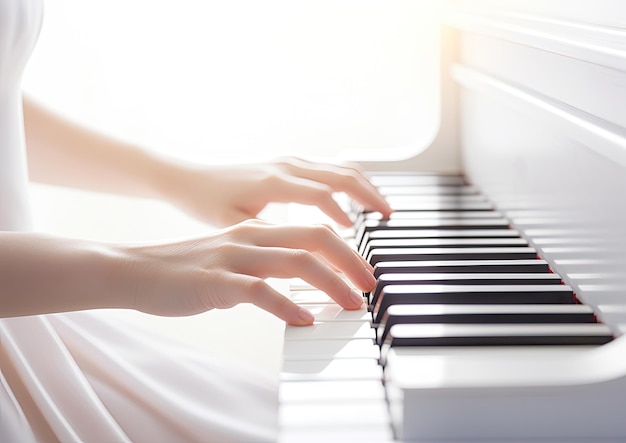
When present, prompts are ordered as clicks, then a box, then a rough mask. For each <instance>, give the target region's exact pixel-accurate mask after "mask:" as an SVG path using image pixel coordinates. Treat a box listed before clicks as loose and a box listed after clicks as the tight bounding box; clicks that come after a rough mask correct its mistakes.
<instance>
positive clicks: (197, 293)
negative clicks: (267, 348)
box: [112, 220, 376, 325]
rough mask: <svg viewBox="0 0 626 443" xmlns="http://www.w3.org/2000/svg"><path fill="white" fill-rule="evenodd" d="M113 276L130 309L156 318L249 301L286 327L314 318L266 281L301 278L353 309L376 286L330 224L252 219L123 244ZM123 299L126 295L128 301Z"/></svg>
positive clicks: (363, 263) (367, 268)
mask: <svg viewBox="0 0 626 443" xmlns="http://www.w3.org/2000/svg"><path fill="white" fill-rule="evenodd" d="M115 256H119V257H123V259H122V260H121V261H120V263H121V265H122V266H119V267H117V268H116V271H115V274H114V276H112V278H114V279H115V281H116V285H117V284H119V285H121V287H119V288H117V290H118V291H122V292H126V293H127V294H128V293H129V292H130V294H129V295H130V299H132V306H127V307H132V308H135V309H137V310H140V311H143V312H147V313H152V314H157V315H168V316H173V315H191V314H196V313H200V312H204V311H207V310H210V309H214V308H218V309H221V308H229V307H232V306H234V305H236V304H238V303H244V302H249V303H253V304H255V305H257V306H259V307H261V308H263V309H265V310H267V311H269V312H271V313H273V314H275V315H276V316H278V317H280V318H281V319H283V320H285V321H286V322H287V323H289V324H292V325H307V324H310V323H312V322H313V316H312V315H311V314H310V313H309V312H308V311H306V310H305V309H303V308H300V307H299V306H298V305H296V304H295V303H293V302H291V301H290V300H289V299H287V298H286V297H284V296H283V295H281V294H280V293H279V292H277V291H276V290H274V289H273V288H271V287H270V286H269V285H268V284H267V282H265V280H264V279H265V278H267V277H279V278H291V277H301V278H302V279H304V280H306V281H307V282H309V283H310V284H312V285H313V286H315V287H317V288H319V289H320V290H322V291H324V292H326V293H327V294H328V295H329V296H330V297H332V298H333V299H334V300H335V301H336V302H337V303H338V304H340V305H341V306H343V307H344V308H346V309H358V308H360V307H361V306H362V304H363V298H362V295H361V294H359V293H357V292H355V291H354V290H353V289H351V287H350V286H349V285H348V284H347V283H346V282H345V281H344V280H343V279H342V278H341V277H340V276H339V275H338V274H337V272H336V271H337V270H338V271H340V272H343V273H344V274H345V275H346V276H347V277H348V279H349V280H350V281H352V282H353V283H354V285H356V287H358V288H359V289H361V290H362V291H370V290H371V289H372V288H373V286H374V285H375V283H376V282H375V279H374V277H373V275H372V267H371V266H370V265H369V264H368V263H367V262H366V261H365V260H364V259H363V258H362V257H361V256H360V255H359V254H357V253H356V252H354V251H353V250H352V249H351V248H350V247H349V246H348V245H347V244H346V243H345V242H344V241H343V240H342V239H341V238H340V237H339V236H338V235H337V234H336V233H335V232H334V231H333V230H332V229H330V228H328V227H326V226H323V225H318V226H308V227H304V226H276V225H271V224H269V223H266V222H262V221H258V220H249V221H247V222H244V223H241V224H238V225H235V226H232V227H230V228H227V229H224V230H221V231H218V232H216V233H214V234H212V235H209V236H207V237H203V238H198V239H193V240H187V241H182V242H178V243H173V244H164V245H156V246H134V247H124V248H122V249H121V254H115ZM130 299H129V300H130Z"/></svg>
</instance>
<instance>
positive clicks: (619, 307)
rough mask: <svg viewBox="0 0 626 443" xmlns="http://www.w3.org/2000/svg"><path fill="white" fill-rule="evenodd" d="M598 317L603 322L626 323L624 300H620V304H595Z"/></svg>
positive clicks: (625, 302)
mask: <svg viewBox="0 0 626 443" xmlns="http://www.w3.org/2000/svg"><path fill="white" fill-rule="evenodd" d="M597 314H598V318H599V319H600V320H602V321H603V322H605V323H607V324H610V325H618V326H619V325H625V324H626V300H623V299H622V301H621V303H620V304H613V305H608V304H601V305H598V306H597Z"/></svg>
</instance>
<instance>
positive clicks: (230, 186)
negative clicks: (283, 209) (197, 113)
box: [163, 158, 392, 226]
mask: <svg viewBox="0 0 626 443" xmlns="http://www.w3.org/2000/svg"><path fill="white" fill-rule="evenodd" d="M163 189H164V193H165V194H166V198H167V199H168V200H169V201H170V202H172V203H173V204H174V205H176V206H178V207H180V208H181V209H183V210H184V211H186V212H187V213H189V214H191V215H193V216H195V217H196V218H198V219H200V220H203V221H206V222H209V223H211V224H213V225H215V226H228V225H231V224H234V223H238V222H241V221H243V220H247V219H249V218H255V217H256V216H257V215H258V213H259V212H260V211H261V210H262V209H263V208H264V207H265V206H266V205H267V204H268V203H270V202H282V203H287V202H296V203H303V204H309V205H314V206H318V207H319V208H320V209H321V210H322V211H323V212H325V213H326V214H327V215H328V216H330V217H331V218H332V219H333V220H335V221H336V222H337V223H339V224H341V225H344V226H351V224H352V223H351V220H350V218H349V217H348V215H347V214H345V213H344V211H343V210H342V209H341V207H340V206H339V205H338V204H337V202H336V201H335V200H334V198H333V193H335V192H345V193H346V194H348V195H349V196H350V197H351V198H353V199H354V200H356V201H358V202H359V203H361V204H362V205H363V206H364V207H365V208H367V209H369V210H375V211H379V212H381V213H382V214H383V216H385V217H387V216H389V214H391V211H392V210H391V208H390V207H389V205H388V204H387V202H386V201H385V199H384V198H383V197H382V196H381V195H380V194H379V193H378V191H377V190H376V188H375V187H374V186H372V184H371V183H370V182H369V181H368V180H367V178H366V176H365V174H364V173H363V171H361V170H360V169H359V168H358V167H357V166H334V165H323V164H316V163H311V162H308V161H304V160H300V159H294V158H289V159H284V160H281V161H276V162H273V163H267V164H261V165H243V166H218V167H203V168H198V169H194V170H189V169H182V170H178V172H177V173H176V174H174V176H172V177H170V178H169V180H166V182H165V183H164V184H163Z"/></svg>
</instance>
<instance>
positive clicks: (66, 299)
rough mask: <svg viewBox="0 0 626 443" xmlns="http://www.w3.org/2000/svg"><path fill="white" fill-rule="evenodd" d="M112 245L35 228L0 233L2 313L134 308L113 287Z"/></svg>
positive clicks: (117, 260)
mask: <svg viewBox="0 0 626 443" xmlns="http://www.w3.org/2000/svg"><path fill="white" fill-rule="evenodd" d="M119 254H120V253H119V252H118V251H116V250H115V249H114V248H112V247H108V246H106V245H101V244H98V243H92V242H88V241H82V240H70V239H60V238H55V237H50V236H45V235H41V234H33V233H15V232H1V233H0V317H13V316H23V315H34V314H45V313H54V312H65V311H76V310H84V309H94V308H124V307H132V304H133V301H132V300H129V299H128V298H129V297H128V291H124V290H121V289H122V288H119V287H117V286H118V285H119V282H120V281H123V280H120V279H116V278H115V274H116V272H119V269H121V268H120V263H123V261H124V260H123V257H120V256H119Z"/></svg>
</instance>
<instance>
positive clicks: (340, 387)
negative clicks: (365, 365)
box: [278, 380, 385, 404]
mask: <svg viewBox="0 0 626 443" xmlns="http://www.w3.org/2000/svg"><path fill="white" fill-rule="evenodd" d="M278 396H279V401H280V402H281V404H284V403H296V402H297V403H314V402H320V401H326V402H330V401H346V400H347V401H353V402H354V401H360V400H384V399H385V388H384V386H383V384H382V380H358V381H346V380H342V381H290V382H284V383H281V385H280V388H279V391H278Z"/></svg>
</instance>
